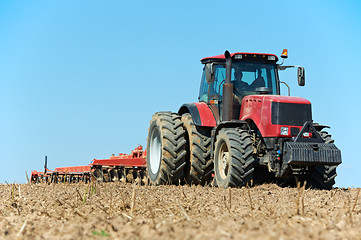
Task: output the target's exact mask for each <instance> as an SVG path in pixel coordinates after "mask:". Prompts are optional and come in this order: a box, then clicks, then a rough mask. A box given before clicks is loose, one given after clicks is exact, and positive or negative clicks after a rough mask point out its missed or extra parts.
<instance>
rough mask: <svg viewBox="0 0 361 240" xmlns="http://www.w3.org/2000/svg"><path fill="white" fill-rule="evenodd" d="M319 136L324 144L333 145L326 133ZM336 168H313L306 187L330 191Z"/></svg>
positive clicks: (333, 182)
mask: <svg viewBox="0 0 361 240" xmlns="http://www.w3.org/2000/svg"><path fill="white" fill-rule="evenodd" d="M319 134H320V136H321V138H322V139H323V141H324V142H325V143H327V144H329V143H334V140H333V139H332V138H331V135H330V134H328V133H327V132H324V131H322V132H319ZM336 167H337V166H327V165H325V166H316V167H314V168H313V171H312V172H311V175H310V177H309V179H308V185H309V186H310V187H312V188H316V189H326V190H331V189H332V186H333V185H334V184H335V178H336V176H337V173H336Z"/></svg>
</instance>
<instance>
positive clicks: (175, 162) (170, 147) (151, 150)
mask: <svg viewBox="0 0 361 240" xmlns="http://www.w3.org/2000/svg"><path fill="white" fill-rule="evenodd" d="M186 153H187V152H186V140H185V130H184V128H183V123H182V122H181V119H180V116H179V115H178V114H176V113H171V112H159V113H156V114H154V115H153V118H152V120H151V121H150V127H149V129H148V139H147V173H148V177H149V179H150V182H151V183H153V184H155V185H160V184H167V183H169V184H178V183H179V182H180V181H181V180H182V179H183V177H184V167H185V164H186V162H185V158H186Z"/></svg>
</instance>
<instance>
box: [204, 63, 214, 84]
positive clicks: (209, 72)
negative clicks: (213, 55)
mask: <svg viewBox="0 0 361 240" xmlns="http://www.w3.org/2000/svg"><path fill="white" fill-rule="evenodd" d="M205 67H206V81H207V83H210V82H212V75H213V72H214V71H213V63H207V64H206V66H205Z"/></svg>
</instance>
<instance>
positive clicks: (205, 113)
mask: <svg viewBox="0 0 361 240" xmlns="http://www.w3.org/2000/svg"><path fill="white" fill-rule="evenodd" d="M194 104H195V105H196V107H197V109H198V112H199V117H200V118H201V123H202V126H204V127H216V126H217V122H216V119H215V118H214V116H213V113H212V110H211V109H210V108H209V107H208V105H207V104H206V103H204V102H198V103H194Z"/></svg>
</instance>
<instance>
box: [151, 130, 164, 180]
mask: <svg viewBox="0 0 361 240" xmlns="http://www.w3.org/2000/svg"><path fill="white" fill-rule="evenodd" d="M161 148H162V143H161V140H160V133H159V130H158V128H154V129H153V131H152V135H151V138H150V148H149V162H150V170H151V172H152V173H153V174H157V173H158V171H159V166H160V160H161Z"/></svg>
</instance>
